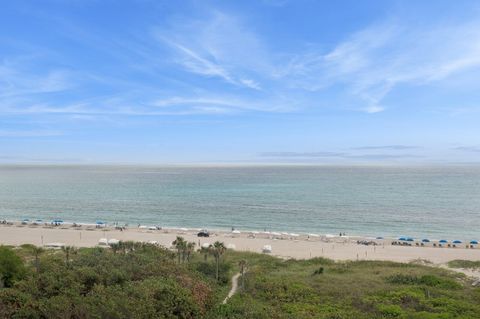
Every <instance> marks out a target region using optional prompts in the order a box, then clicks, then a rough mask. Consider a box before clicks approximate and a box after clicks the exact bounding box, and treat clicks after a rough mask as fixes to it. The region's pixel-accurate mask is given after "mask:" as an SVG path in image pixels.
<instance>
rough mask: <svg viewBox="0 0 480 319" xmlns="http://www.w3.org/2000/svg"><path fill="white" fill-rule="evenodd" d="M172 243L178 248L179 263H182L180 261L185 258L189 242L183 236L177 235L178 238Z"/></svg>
mask: <svg viewBox="0 0 480 319" xmlns="http://www.w3.org/2000/svg"><path fill="white" fill-rule="evenodd" d="M172 245H173V246H175V248H176V249H177V256H178V263H180V261H181V260H182V259H184V257H183V256H184V252H185V250H186V247H187V242H186V241H185V239H183V237H181V236H177V239H175V240H174V241H173V243H172Z"/></svg>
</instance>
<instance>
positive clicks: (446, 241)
mask: <svg viewBox="0 0 480 319" xmlns="http://www.w3.org/2000/svg"><path fill="white" fill-rule="evenodd" d="M439 243H442V244H446V243H448V240H446V239H442V240H440V241H439Z"/></svg>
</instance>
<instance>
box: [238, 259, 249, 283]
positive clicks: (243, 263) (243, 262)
mask: <svg viewBox="0 0 480 319" xmlns="http://www.w3.org/2000/svg"><path fill="white" fill-rule="evenodd" d="M238 265H239V266H240V275H241V276H242V290H244V289H245V276H244V275H245V269H246V268H247V261H246V260H245V259H242V260H240V261H239V262H238Z"/></svg>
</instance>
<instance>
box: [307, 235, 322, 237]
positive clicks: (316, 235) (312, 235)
mask: <svg viewBox="0 0 480 319" xmlns="http://www.w3.org/2000/svg"><path fill="white" fill-rule="evenodd" d="M308 236H310V237H320V235H317V234H308Z"/></svg>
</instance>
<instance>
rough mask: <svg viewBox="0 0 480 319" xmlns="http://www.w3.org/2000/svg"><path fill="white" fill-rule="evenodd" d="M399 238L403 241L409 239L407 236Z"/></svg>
mask: <svg viewBox="0 0 480 319" xmlns="http://www.w3.org/2000/svg"><path fill="white" fill-rule="evenodd" d="M398 240H401V241H406V240H407V238H405V237H400V238H399V239H398Z"/></svg>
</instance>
